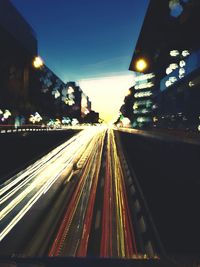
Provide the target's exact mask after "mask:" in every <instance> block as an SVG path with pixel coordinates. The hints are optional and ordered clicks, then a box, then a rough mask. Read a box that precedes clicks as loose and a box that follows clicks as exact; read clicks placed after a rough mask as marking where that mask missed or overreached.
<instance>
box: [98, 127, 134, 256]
mask: <svg viewBox="0 0 200 267" xmlns="http://www.w3.org/2000/svg"><path fill="white" fill-rule="evenodd" d="M107 136H108V137H107V158H106V175H105V187H104V203H103V216H102V238H101V249H100V255H101V256H102V257H112V256H114V257H122V258H132V257H134V256H135V255H137V254H138V252H137V247H136V242H135V236H134V230H133V225H132V221H131V217H130V210H129V206H128V200H127V196H126V188H125V182H124V175H123V171H122V166H121V162H120V159H119V155H118V151H117V145H116V141H115V136H114V133H113V130H111V129H109V130H108V135H107ZM114 204H115V205H114ZM115 246H117V247H116V248H115Z"/></svg>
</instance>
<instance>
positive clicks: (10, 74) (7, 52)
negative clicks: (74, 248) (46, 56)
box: [0, 0, 37, 115]
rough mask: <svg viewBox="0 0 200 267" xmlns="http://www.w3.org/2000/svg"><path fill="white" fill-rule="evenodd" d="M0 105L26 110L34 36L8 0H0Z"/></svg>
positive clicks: (34, 48)
mask: <svg viewBox="0 0 200 267" xmlns="http://www.w3.org/2000/svg"><path fill="white" fill-rule="evenodd" d="M0 36H1V42H0V58H1V60H0V109H1V110H2V111H4V110H5V109H8V110H10V111H11V113H12V114H14V115H18V114H19V113H26V111H27V109H28V105H29V104H28V102H29V83H30V81H29V78H30V77H29V74H30V70H31V68H32V62H33V59H34V57H35V56H36V55H37V38H36V35H35V33H34V31H33V29H32V28H31V26H30V25H29V24H28V23H27V22H26V21H25V20H24V18H23V17H22V16H21V15H20V13H19V12H18V11H17V10H16V8H15V7H14V6H13V5H12V4H11V2H10V1H9V0H1V1H0Z"/></svg>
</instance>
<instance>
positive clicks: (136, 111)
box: [132, 73, 155, 128]
mask: <svg viewBox="0 0 200 267" xmlns="http://www.w3.org/2000/svg"><path fill="white" fill-rule="evenodd" d="M154 78H155V75H154V74H153V73H148V74H138V75H137V76H136V78H135V86H134V88H135V92H134V96H133V97H134V102H133V107H132V108H133V127H134V128H137V127H139V128H144V127H147V126H149V125H152V106H153V100H152V95H153V92H154Z"/></svg>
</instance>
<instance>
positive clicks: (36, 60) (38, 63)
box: [33, 56, 44, 69]
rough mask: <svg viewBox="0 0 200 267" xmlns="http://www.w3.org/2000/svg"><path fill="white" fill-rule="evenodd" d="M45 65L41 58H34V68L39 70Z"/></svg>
mask: <svg viewBox="0 0 200 267" xmlns="http://www.w3.org/2000/svg"><path fill="white" fill-rule="evenodd" d="M43 65H44V62H43V60H42V59H41V58H40V57H38V56H37V57H35V58H34V60H33V66H34V68H36V69H39V68H41V67H42V66H43Z"/></svg>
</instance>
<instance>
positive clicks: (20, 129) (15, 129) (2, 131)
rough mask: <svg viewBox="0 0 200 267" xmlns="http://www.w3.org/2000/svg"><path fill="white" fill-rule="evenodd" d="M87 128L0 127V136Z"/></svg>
mask: <svg viewBox="0 0 200 267" xmlns="http://www.w3.org/2000/svg"><path fill="white" fill-rule="evenodd" d="M86 127H88V126H81V125H79V126H62V127H58V128H51V127H46V126H45V127H41V125H34V126H33V125H24V126H20V127H15V126H14V125H0V134H10V133H20V132H49V131H66V130H83V129H85V128H86Z"/></svg>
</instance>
